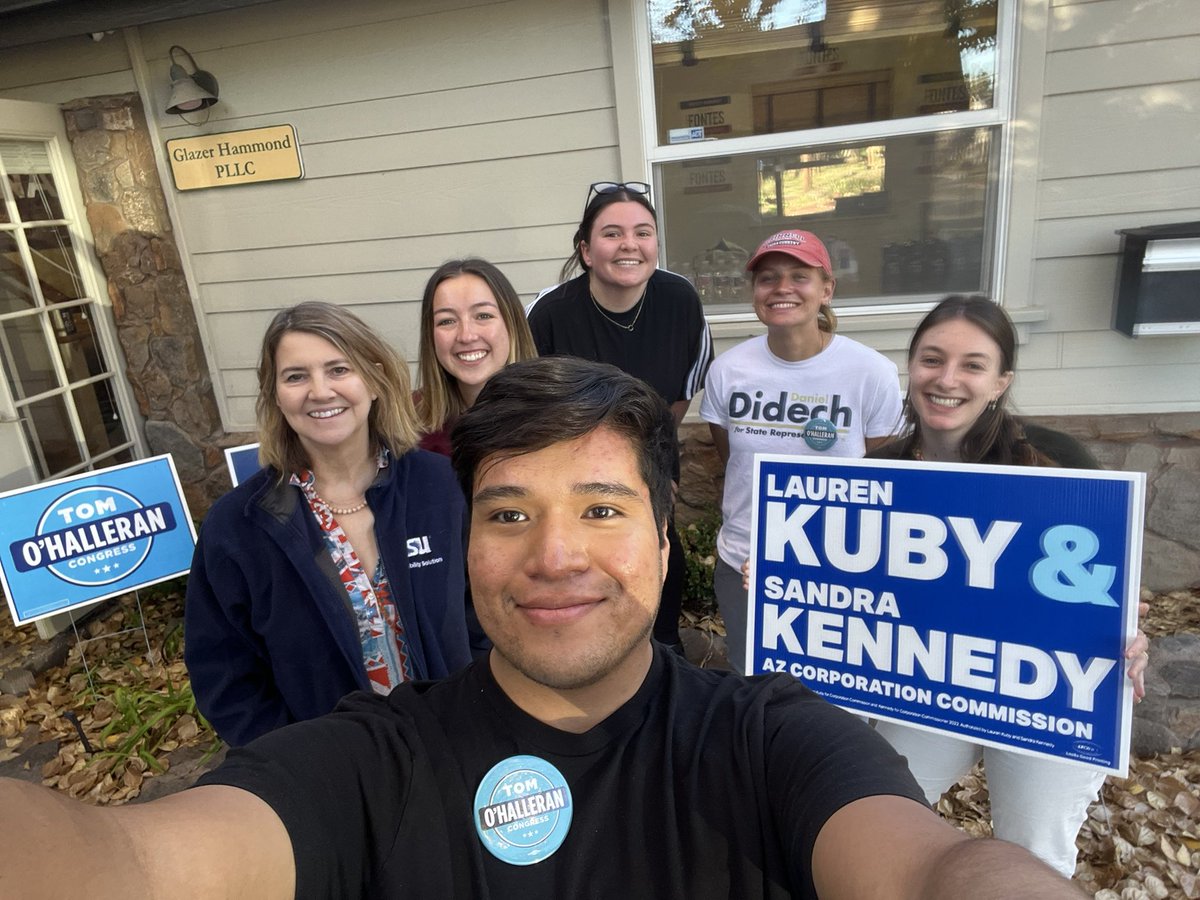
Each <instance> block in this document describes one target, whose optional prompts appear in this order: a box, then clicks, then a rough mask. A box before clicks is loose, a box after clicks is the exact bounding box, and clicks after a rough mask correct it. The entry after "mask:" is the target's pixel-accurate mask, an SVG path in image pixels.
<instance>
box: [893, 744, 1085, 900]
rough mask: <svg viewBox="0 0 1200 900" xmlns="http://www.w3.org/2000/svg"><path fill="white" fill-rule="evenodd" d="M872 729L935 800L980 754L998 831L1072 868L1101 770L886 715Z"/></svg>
mask: <svg viewBox="0 0 1200 900" xmlns="http://www.w3.org/2000/svg"><path fill="white" fill-rule="evenodd" d="M876 730H877V731H878V732H879V733H880V734H882V735H883V736H884V737H885V738H887V740H888V742H889V743H890V744H891V745H892V746H893V747H895V748H896V751H897V752H898V753H900V754H901V755H902V756H904V757H906V758H907V759H908V767H909V769H910V770H912V773H913V776H914V777H915V778H916V779H917V783H918V784H920V786H921V790H923V791H924V792H925V797H926V799H928V801H929V803H930V805H933V806H936V805H937V802H938V800H939V799H940V798H941V796H942V794H943V793H945V792H946V790H947V789H948V788H950V787H951V786H952V785H953V784H954V783H955V782H956V781H958V780H959V779H960V778H962V776H963V775H965V774H967V772H969V771H970V770H971V767H972V766H973V765H975V763H977V762H978V761H979V759H980V757H982V758H983V766H984V772H985V773H986V774H987V783H988V794H989V795H990V797H991V801H992V831H993V833H994V834H995V835H996V837H998V838H1001V839H1003V840H1006V841H1011V842H1012V843H1014V844H1020V845H1021V846H1022V847H1024V848H1026V849H1027V850H1029V851H1030V852H1031V853H1033V854H1034V855H1035V856H1037V857H1039V858H1041V859H1042V860H1044V861H1045V862H1046V863H1047V864H1049V865H1050V866H1052V867H1053V868H1055V869H1057V870H1058V871H1059V872H1061V873H1062V874H1063V875H1065V876H1066V877H1067V878H1070V877H1071V876H1072V875H1073V874H1074V873H1075V859H1076V855H1077V853H1076V849H1075V837H1076V835H1078V834H1079V828H1080V826H1081V825H1083V821H1084V819H1085V818H1086V817H1087V810H1088V806H1089V805H1091V802H1092V801H1093V800H1095V799H1096V793H1097V792H1098V791H1099V790H1100V786H1101V785H1102V784H1103V783H1104V773H1102V772H1096V771H1093V770H1091V769H1085V768H1082V767H1080V766H1074V765H1069V764H1067V763H1063V762H1057V761H1055V760H1050V759H1043V758H1042V757H1038V756H1026V755H1024V754H1021V753H1013V752H1012V751H1010V750H997V749H996V748H994V747H984V746H981V745H979V744H972V743H971V742H970V741H965V740H959V739H957V738H952V737H946V736H945V735H941V734H932V733H930V732H928V731H921V730H920V729H917V728H906V727H905V726H903V725H895V724H893V723H891V722H880V723H879V724H878V726H877V727H876Z"/></svg>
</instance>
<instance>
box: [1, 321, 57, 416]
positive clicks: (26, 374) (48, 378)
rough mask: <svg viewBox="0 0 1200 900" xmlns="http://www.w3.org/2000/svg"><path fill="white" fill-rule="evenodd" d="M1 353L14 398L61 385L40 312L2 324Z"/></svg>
mask: <svg viewBox="0 0 1200 900" xmlns="http://www.w3.org/2000/svg"><path fill="white" fill-rule="evenodd" d="M0 356H2V357H3V359H4V374H5V376H7V378H8V384H9V388H10V390H11V391H12V394H13V397H14V398H15V399H17V400H23V399H25V398H26V397H33V396H36V395H37V394H43V393H45V392H46V391H51V390H54V389H55V388H57V387H58V386H59V384H58V376H57V375H56V374H55V372H54V363H53V357H52V356H51V355H50V347H49V345H48V343H47V341H46V333H45V331H44V330H43V329H42V323H41V315H40V314H39V315H32V316H21V317H20V318H17V319H9V320H8V321H6V322H3V323H0Z"/></svg>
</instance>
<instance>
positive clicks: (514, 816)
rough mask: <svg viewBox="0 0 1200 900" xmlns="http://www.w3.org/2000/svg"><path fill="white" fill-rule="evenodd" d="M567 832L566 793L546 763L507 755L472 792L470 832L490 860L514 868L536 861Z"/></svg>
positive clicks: (568, 797)
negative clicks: (473, 810)
mask: <svg viewBox="0 0 1200 900" xmlns="http://www.w3.org/2000/svg"><path fill="white" fill-rule="evenodd" d="M570 829H571V789H570V788H569V787H568V786H567V780H566V779H565V778H563V775H562V773H561V772H559V771H558V769H556V768H555V767H554V766H552V765H551V764H550V763H548V762H546V760H544V759H539V758H538V757H536V756H510V757H509V758H508V759H503V760H501V761H500V762H498V763H496V765H494V766H492V768H491V770H490V771H489V772H488V773H487V774H486V775H484V776H483V780H482V781H481V782H479V788H478V789H477V790H476V791H475V831H476V832H478V834H479V839H480V840H481V841H483V845H484V846H485V847H487V848H488V850H489V851H490V852H491V854H492V855H493V856H495V857H496V858H497V859H500V860H503V861H504V862H506V863H510V864H512V865H514V866H530V865H533V864H534V863H538V862H541V861H542V860H543V859H545V858H546V857H548V856H550V855H551V854H552V853H554V851H555V850H557V849H558V848H559V847H561V846H562V842H563V840H565V839H566V836H567V832H568V831H570Z"/></svg>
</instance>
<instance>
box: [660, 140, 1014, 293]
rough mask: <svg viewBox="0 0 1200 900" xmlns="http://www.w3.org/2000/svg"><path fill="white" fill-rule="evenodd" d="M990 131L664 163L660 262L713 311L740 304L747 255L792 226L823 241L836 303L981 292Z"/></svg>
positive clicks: (992, 179) (992, 167) (992, 165)
mask: <svg viewBox="0 0 1200 900" xmlns="http://www.w3.org/2000/svg"><path fill="white" fill-rule="evenodd" d="M995 134H996V131H995V129H992V128H977V129H964V130H961V131H949V132H935V133H933V134H924V135H908V136H903V137H893V138H888V139H886V140H885V139H877V140H872V141H867V142H861V143H855V144H842V145H835V146H826V147H816V148H810V149H804V150H789V151H785V152H780V153H770V154H762V155H754V154H747V155H742V156H719V157H711V158H708V159H703V160H687V161H685V162H678V163H667V164H664V165H662V166H661V167H660V174H661V179H662V186H663V202H662V210H663V225H664V228H663V232H664V235H665V239H666V246H665V248H664V265H666V266H667V267H668V268H670V269H672V270H674V271H676V272H679V273H680V274H683V275H685V276H686V277H689V278H691V279H692V281H693V283H694V284H695V285H696V289H697V290H698V291H699V293H700V296H701V298H702V299H703V300H704V302H705V304H706V306H708V307H710V312H721V311H722V310H721V309H719V308H718V307H720V306H722V305H725V304H737V305H739V306H740V305H741V304H745V303H746V302H748V299H749V298H748V294H747V293H746V290H745V287H744V284H743V279H742V268H743V267H744V266H745V262H746V259H747V258H748V256H749V252H752V251H753V250H754V248H755V247H757V246H758V244H759V242H761V241H762V240H763V239H764V238H766V237H767V236H768V235H770V234H772V233H773V232H775V231H779V230H781V229H784V228H800V229H804V230H807V231H812V232H814V233H816V234H817V235H818V236H819V237H820V238H821V239H822V240H823V241H825V243H826V245H827V246H828V248H829V252H830V256H831V258H832V260H833V263H834V268H835V271H834V275H835V276H836V277H837V279H838V288H837V298H838V302H839V304H843V305H845V304H847V303H850V304H852V303H854V302H856V301H857V302H859V303H868V302H872V301H876V300H878V299H880V298H884V299H894V298H898V297H902V296H905V295H921V294H930V293H946V292H951V291H980V290H985V289H986V285H987V284H988V279H989V277H990V273H989V271H988V268H989V265H990V253H988V252H986V251H985V248H990V241H991V233H990V225H989V223H990V222H991V218H992V214H991V207H992V204H993V202H994V199H993V198H994V192H995V183H996V165H997V161H996V144H997V142H996V140H995ZM740 308H741V309H744V308H745V307H744V306H740ZM729 311H733V310H729Z"/></svg>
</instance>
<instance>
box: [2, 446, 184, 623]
mask: <svg viewBox="0 0 1200 900" xmlns="http://www.w3.org/2000/svg"><path fill="white" fill-rule="evenodd" d="M195 546H196V531H195V528H194V527H193V526H192V517H191V514H190V513H189V512H188V508H187V503H186V502H185V501H184V499H183V493H182V491H181V490H180V487H179V478H178V476H177V475H176V474H175V465H174V463H173V462H172V460H171V457H170V456H156V457H154V458H152V459H146V460H142V461H140V462H134V463H128V464H126V465H121V466H114V467H113V468H111V469H102V470H100V471H97V472H85V473H83V474H80V475H72V476H71V477H69V478H62V479H59V480H57V481H50V482H46V483H44V484H38V485H34V486H32V487H27V488H20V489H19V490H15V491H9V492H7V493H5V494H2V495H0V579H2V580H3V582H4V593H5V596H6V597H7V598H8V608H9V611H10V612H11V613H12V617H13V621H14V622H15V623H16V624H18V625H24V624H26V623H28V622H33V621H35V620H37V619H42V618H45V617H46V616H50V615H54V614H55V613H60V612H65V611H66V610H69V609H75V608H76V607H79V606H84V605H86V604H88V603H93V602H95V601H97V600H103V599H105V598H107V597H114V596H116V595H118V594H123V593H126V592H127V591H132V590H134V589H135V588H139V587H144V586H145V585H148V584H155V583H156V582H159V581H165V580H167V579H168V578H174V577H175V576H177V575H183V574H184V573H186V572H187V571H188V569H189V567H190V566H191V564H192V551H193V550H194V549H195Z"/></svg>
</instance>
